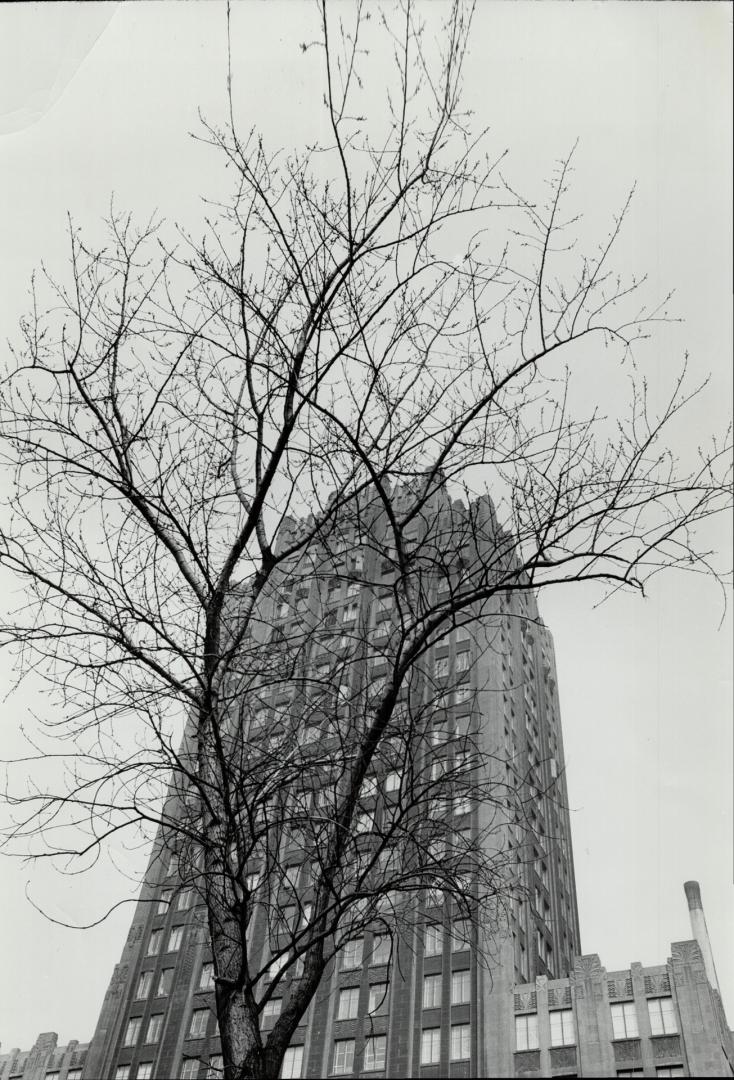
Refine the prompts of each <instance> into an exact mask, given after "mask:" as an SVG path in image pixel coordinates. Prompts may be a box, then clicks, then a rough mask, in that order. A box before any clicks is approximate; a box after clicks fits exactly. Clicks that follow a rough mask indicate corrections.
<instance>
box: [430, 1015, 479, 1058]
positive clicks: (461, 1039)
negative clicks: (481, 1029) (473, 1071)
mask: <svg viewBox="0 0 734 1080" xmlns="http://www.w3.org/2000/svg"><path fill="white" fill-rule="evenodd" d="M449 1037H450V1045H449V1058H450V1060H451V1061H466V1060H468V1059H469V1058H470V1057H471V1025H470V1024H452V1025H451V1028H450V1031H449ZM440 1062H441V1028H423V1030H422V1031H421V1065H439V1064H440Z"/></svg>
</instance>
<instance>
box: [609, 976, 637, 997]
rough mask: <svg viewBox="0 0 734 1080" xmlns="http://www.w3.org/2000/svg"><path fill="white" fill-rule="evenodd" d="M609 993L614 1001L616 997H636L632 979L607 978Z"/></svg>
mask: <svg viewBox="0 0 734 1080" xmlns="http://www.w3.org/2000/svg"><path fill="white" fill-rule="evenodd" d="M607 994H608V995H609V998H610V999H611V1000H612V1001H613V1000H615V999H616V998H631V997H634V991H633V989H632V979H631V978H628V979H607Z"/></svg>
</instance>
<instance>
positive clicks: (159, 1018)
mask: <svg viewBox="0 0 734 1080" xmlns="http://www.w3.org/2000/svg"><path fill="white" fill-rule="evenodd" d="M162 1027H163V1013H153V1015H152V1016H151V1018H150V1020H149V1021H148V1030H147V1031H146V1033H145V1041H146V1043H154V1042H158V1040H159V1039H160V1037H161V1028H162Z"/></svg>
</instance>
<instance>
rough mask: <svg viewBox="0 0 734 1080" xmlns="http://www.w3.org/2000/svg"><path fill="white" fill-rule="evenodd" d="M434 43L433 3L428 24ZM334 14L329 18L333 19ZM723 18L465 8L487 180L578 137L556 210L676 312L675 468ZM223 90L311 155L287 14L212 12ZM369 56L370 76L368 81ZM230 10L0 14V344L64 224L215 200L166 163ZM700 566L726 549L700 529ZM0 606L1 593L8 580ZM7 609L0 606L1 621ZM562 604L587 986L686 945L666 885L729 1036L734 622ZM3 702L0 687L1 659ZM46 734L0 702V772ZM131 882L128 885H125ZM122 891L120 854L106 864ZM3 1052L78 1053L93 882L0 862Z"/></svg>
mask: <svg viewBox="0 0 734 1080" xmlns="http://www.w3.org/2000/svg"><path fill="white" fill-rule="evenodd" d="M423 6H424V9H425V11H426V14H427V15H429V17H433V16H434V14H435V12H436V10H437V8H438V5H436V4H429V5H427V4H425V3H424V5H423ZM341 8H342V9H347V10H348V5H344V4H342V5H341ZM731 14H732V8H731V6H730V5H729V4H716V3H714V4H710V3H667V2H662V3H650V2H648V3H642V2H636V3H616V2H604V3H593V2H585V3H577V4H566V3H556V2H547V3H527V4H526V3H495V2H492V0H480V2H479V4H478V7H477V13H476V18H475V25H474V32H473V37H472V48H471V54H470V56H469V58H468V61H467V67H466V98H467V104H469V105H470V106H471V107H472V108H473V109H474V110H475V114H476V116H475V120H476V126H477V127H484V126H489V128H490V132H489V136H488V147H489V151H490V154H495V153H498V152H499V151H500V150H502V149H504V148H509V151H510V155H509V161H508V165H507V169H506V172H507V174H508V176H509V177H511V178H512V179H513V180H514V181H515V182H516V183H517V184H519V185H521V186H522V187H523V190H524V191H527V192H529V193H530V194H533V193H535V194H536V195H538V196H539V195H542V182H543V180H544V179H545V178H547V177H549V176H550V175H551V173H552V170H553V166H554V163H555V161H556V159H557V158H559V157H560V156H562V155H564V154H565V153H566V152H567V151H568V150H569V149H570V147H571V146H572V144H573V143H574V141H575V139H576V138H577V136H578V137H579V138H580V143H579V151H578V158H577V169H576V174H575V185H576V186H575V193H576V194H575V200H574V202H575V205H576V206H578V208H579V209H583V210H584V212H585V214H586V219H587V221H588V222H589V223H590V224H591V225H597V224H600V225H602V226H603V225H605V224H607V223H608V222H609V221H610V219H611V214H612V213H613V212H614V211H615V210H617V209H619V207H620V206H621V204H622V202H623V201H624V198H625V196H626V193H627V191H628V190H629V188H630V186H631V185H632V183H633V182H634V181H635V180H636V181H637V185H638V187H637V197H636V201H635V203H634V207H633V211H632V215H631V217H630V221H629V224H628V228H627V233H626V237H625V240H624V246H623V249H622V250H623V252H624V261H625V267H626V268H634V269H635V270H636V271H638V272H644V271H646V272H647V273H648V274H649V283H650V295H651V296H663V295H664V294H665V293H666V292H667V291H668V290H669V289H670V288H675V290H676V302H675V305H674V306H675V308H676V310H677V312H678V313H679V314H680V315H682V316H683V317H684V320H685V321H684V322H683V323H681V324H677V325H674V326H670V327H666V328H664V329H663V331H662V332H661V334H660V336H659V338H658V339H657V341H656V343H655V344H654V345H653V346H651V347H649V348H648V349H647V351H646V361H645V362H646V364H647V372H648V377H649V379H650V381H651V382H655V380H666V379H669V378H670V377H671V375H672V373H673V372H674V371H675V370H677V368H678V366H679V365H680V363H681V361H682V358H683V354H684V352H685V351H686V350H688V351H689V353H690V355H691V363H692V365H693V367H694V369H695V371H696V372H697V373H700V374H702V375H703V374H705V373H706V372H708V371H711V372H712V381H711V383H710V386H709V389H708V390H707V392H706V395H705V397H704V398H703V399H702V400H701V401H700V402H699V403H697V404H696V405H695V407H694V409H693V411H692V413H691V414H690V416H689V419H688V424H687V427H686V428H685V430H681V431H680V432H679V439H680V446H681V449H682V450H683V451H685V450H686V449H689V448H690V447H692V446H695V444H696V442H697V440H698V439H703V438H704V437H705V435H706V433H707V432H708V431H709V430H710V429H711V428H716V427H718V428H719V429H720V428H721V427H722V426H723V424H724V423H725V422H726V419H727V415H728V413H729V410H730V402H731V266H730V241H731V173H730V161H731V150H732V148H731V128H732V118H731V107H730V85H731V51H730V41H731V34H730V25H729V23H730V19H731ZM232 26H233V75H234V86H235V99H236V103H237V112H238V119H239V121H240V123H241V124H242V127H243V129H245V128H249V127H250V126H251V125H253V124H254V125H256V126H257V127H259V128H260V129H261V130H262V132H263V134H264V135H265V137H266V139H267V141H268V143H269V145H270V146H271V147H272V148H275V147H277V146H278V145H283V146H286V147H289V146H294V145H300V143H301V142H302V140H303V139H304V138H305V137H306V134H307V133H309V132H310V133H313V132H314V131H318V129H319V124H320V123H321V119H320V112H319V107H320V100H321V88H320V85H319V84H318V82H317V81H316V80H317V76H318V56H317V53H316V50H311V51H310V52H309V53H307V54H306V55H304V54H302V52H301V50H300V49H299V44H300V43H301V42H304V41H309V40H312V39H313V38H314V37H315V36H316V31H315V8H314V7H313V6H312V5H311V4H309V3H305V2H303V3H302V2H299V0H289V2H275V3H269V4H267V5H265V4H261V3H255V2H254V0H245V2H240V3H235V4H234V5H233V19H232ZM388 61H389V57H388V56H387V55H374V54H373V55H372V56H370V58H369V61H368V63H369V64H370V65H378V69H379V65H380V64H387V63H388ZM225 74H226V34H225V8H224V5H223V4H220V3H218V2H209V3H203V2H199V3H188V4H166V5H159V4H156V3H145V4H111V3H109V4H101V5H97V4H92V3H90V4H68V5H67V4H54V5H48V4H39V5H34V4H17V5H3V6H2V7H0V333H1V336H2V339H3V341H4V339H5V338H6V337H9V336H13V335H14V334H15V332H16V327H17V322H18V318H19V316H20V315H21V314H22V313H23V312H24V311H25V310H27V308H28V295H27V290H28V282H29V278H30V273H31V271H32V269H33V268H34V267H35V266H37V265H38V264H39V262H40V261H41V260H42V259H43V261H44V262H45V264H46V265H47V266H48V267H49V268H50V269H54V268H55V269H57V270H61V269H63V267H64V266H65V262H66V258H67V247H66V245H65V228H66V214H67V211H68V212H69V213H70V214H71V215H72V217H73V218H74V219H75V220H76V221H77V222H78V223H80V224H82V225H88V226H89V228H90V231H91V232H92V234H94V232H95V231H96V229H97V225H96V223H97V222H98V221H99V219H100V218H101V217H102V216H103V215H104V214H105V212H106V211H107V209H108V207H109V202H110V195H111V193H112V192H114V193H115V202H116V205H117V206H118V207H119V208H129V209H131V210H133V211H134V212H135V213H136V214H139V215H140V216H141V217H146V216H148V215H150V213H152V212H153V211H156V210H157V211H159V212H160V213H161V214H163V215H164V216H165V217H166V218H168V219H169V220H171V221H173V222H181V223H183V224H186V225H188V226H190V227H191V228H192V231H193V232H194V233H195V234H196V233H197V229H196V223H197V222H198V221H200V220H201V215H202V207H201V203H200V197H201V195H212V194H213V195H214V196H215V197H216V196H218V195H220V194H222V193H223V192H225V191H226V185H227V176H226V174H224V173H223V171H222V167H221V163H220V162H219V160H218V159H217V157H216V155H215V154H214V153H213V151H211V150H210V149H208V148H207V147H205V146H204V145H202V144H201V143H198V142H196V141H195V140H193V139H191V138H190V137H189V134H188V133H189V132H192V131H196V130H197V129H198V120H197V110H198V109H199V108H201V110H202V111H203V112H204V113H205V114H207V115H208V116H210V117H211V118H213V119H215V120H216V119H219V118H223V116H224V108H225ZM711 541H712V543H717V544H720V545H726V544H729V543H730V538H729V535H728V530H727V528H726V526H725V525H724V524H723V523H722V525H721V526H719V527H718V529H717V531H716V532H715V533H714V534H712V537H711ZM0 587H2V588H3V590H4V591H5V592H6V593H7V591H8V588H9V583H8V581H7V580H6V579H3V580H2V581H1V582H0ZM11 599H12V598H11ZM598 600H599V595H598V594H596V593H595V592H593V590H591V589H590V588H587V587H584V588H578V589H576V590H573V591H565V592H563V593H561V592H558V593H557V594H555V595H553V594H547V595H546V596H545V597H544V598H541V610H542V613H543V615H544V617H545V620H546V622H547V623H548V625H549V626H550V628H551V630H552V631H553V634H554V638H555V643H556V654H557V661H558V668H559V682H560V695H561V706H562V718H563V730H564V739H565V747H566V758H567V765H568V776H569V789H570V800H571V806H572V828H573V838H574V853H575V862H576V878H577V885H578V894H579V903H580V915H581V936H582V947H583V949H584V951H586V952H590V951H593V952H598V953H599V954H600V956H601V960H602V963H603V964H604V965H605V966H606V967H607V969H609V970H613V969H615V968H623V967H626V966H628V965H629V963H630V962H631V961H633V960H639V961H641V962H642V963H646V964H651V963H660V962H663V961H664V960H665V958H666V957H667V956H668V955H669V945H670V942H671V941H676V940H681V939H685V938H688V937H690V929H689V924H688V919H687V911H686V906H685V899H684V896H683V888H682V886H683V881H684V880H686V879H687V878H697V879H698V880H699V881H700V882H701V887H702V892H703V900H704V906H705V909H706V915H707V920H708V925H709V930H710V933H711V936H712V939H713V948H714V955H715V958H716V962H717V968H718V973H719V978H720V981H721V984H722V992H723V995H724V1004H725V1006H726V1007H727V1008H728V1010H729V1020H730V1022H732V1020H734V918H733V911H734V908H733V901H734V887H733V886H732V872H733V871H732V861H733V860H732V742H731V693H732V680H731V666H730V649H731V619H730V617H729V616H728V615H727V617H726V618H725V619H724V621H723V625H721V628H720V624H721V621H722V614H723V603H722V598H721V595H720V593H719V592H718V591H717V589H716V588H715V586H714V585H713V584H712V583H711V582H709V581H706V580H702V579H700V578H694V577H684V576H682V575H677V576H673V577H667V578H666V577H664V576H663V577H660V578H658V579H656V580H655V582H654V584H653V588H652V590H651V593H650V595H649V597H648V598H647V599H646V600H644V601H643V600H641V599H640V598H639V597H636V596H624V597H622V596H617V597H616V598H614V599H613V600H611V601H610V602H608V603H607V604H605V605H603V606H602V607H600V608H594V605H595V603H596V602H597V601H598ZM0 665H2V666H0V680H2V683H3V685H7V686H9V685H10V683H11V681H12V671H11V666H10V664H9V661H8V658H6V657H0ZM29 708H36V709H38V708H41V709H42V708H43V698H42V696H40V694H39V689H38V687H35V686H34V685H32V684H29V685H27V686H25V687H24V688H23V690H22V691H20V692H18V693H16V694H15V695H13V696H12V697H10V698H9V699H7V700H6V701H5V704H4V706H3V714H2V723H1V724H0V755H2V756H8V755H11V754H13V753H17V752H19V751H20V750H21V748H22V746H21V743H20V740H19V739H18V737H17V729H18V726H19V725H20V724H21V723H23V722H24V720H25V719H27V712H28V709H29ZM126 858H127V859H128V862H127V863H126V862H125V860H126ZM120 861H121V864H122V865H123V868H128V869H130V870H134V869H135V859H134V858H133V857H132V856H128V857H126V856H125V855H124V854H121V855H120ZM0 880H1V882H2V892H1V893H0V905H1V907H2V919H1V920H0V962H1V964H2V970H3V978H2V980H0V1043H1V1044H2V1049H3V1050H7V1049H8V1048H9V1047H12V1046H20V1047H29V1046H30V1045H31V1044H32V1042H33V1040H34V1039H35V1037H36V1034H37V1033H38V1032H39V1031H43V1030H55V1031H57V1032H59V1034H60V1036H61V1038H62V1040H64V1041H66V1040H68V1039H70V1038H77V1039H79V1040H87V1039H89V1038H90V1037H91V1035H92V1032H93V1028H94V1024H95V1021H96V1017H97V1013H98V1010H99V1007H100V1005H101V1001H102V997H103V995H104V992H105V989H106V986H107V982H108V980H109V977H110V975H111V972H112V967H113V965H114V963H115V962H116V961H117V959H118V957H119V953H120V951H121V948H122V944H123V940H124V937H125V934H126V930H127V924H128V922H129V919H130V916H131V913H132V912H131V909H123V910H122V912H118V913H117V914H115V915H114V916H113V917H111V918H110V919H109V920H108V921H107V922H106V923H105V924H104V925H103V926H101V927H98V928H96V929H94V930H90V931H87V932H79V931H73V930H68V929H63V928H61V927H58V926H54V925H53V924H51V923H49V922H48V921H47V920H45V919H44V918H43V917H42V916H41V915H40V914H38V913H37V912H36V911H35V910H34V909H33V907H32V906H31V905H30V904H29V903H28V901H27V900H26V899H25V888H26V883H27V882H29V883H30V885H29V888H30V890H31V894H32V896H33V897H34V898H35V899H36V901H37V902H38V903H40V904H42V905H43V906H44V907H45V909H46V910H47V911H48V912H49V913H50V914H51V915H54V916H56V917H58V918H60V919H62V920H67V921H69V920H78V921H86V920H90V919H94V918H95V917H96V916H97V915H98V914H99V911H100V910H101V909H102V908H103V906H104V904H105V903H106V902H109V901H111V900H114V899H115V898H116V897H117V896H118V895H119V893H120V885H119V881H113V880H111V879H110V878H109V877H108V878H107V879H100V877H99V876H97V877H92V878H90V879H88V880H83V879H79V878H76V879H71V880H70V881H66V880H61V879H59V878H58V877H54V876H53V875H51V874H49V872H48V870H47V869H41V870H34V869H33V868H32V867H28V866H25V865H20V864H17V863H14V862H10V861H9V860H8V859H6V858H1V857H0Z"/></svg>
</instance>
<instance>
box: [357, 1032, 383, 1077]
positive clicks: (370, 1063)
mask: <svg viewBox="0 0 734 1080" xmlns="http://www.w3.org/2000/svg"><path fill="white" fill-rule="evenodd" d="M386 1054H387V1036H386V1035H372V1036H370V1037H369V1038H368V1039H367V1040H366V1041H365V1044H364V1059H363V1062H362V1070H363V1071H364V1072H369V1071H370V1070H372V1069H384V1068H385V1057H386Z"/></svg>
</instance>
